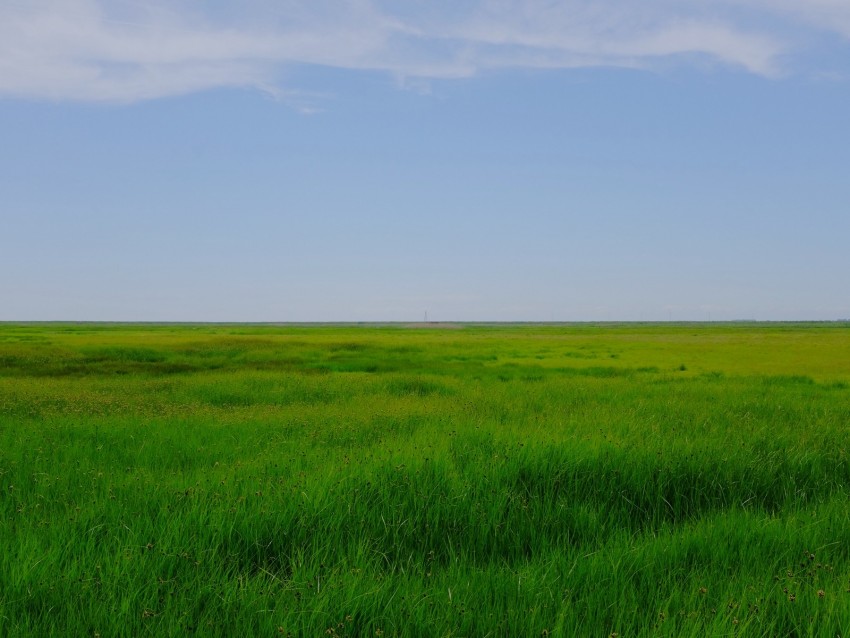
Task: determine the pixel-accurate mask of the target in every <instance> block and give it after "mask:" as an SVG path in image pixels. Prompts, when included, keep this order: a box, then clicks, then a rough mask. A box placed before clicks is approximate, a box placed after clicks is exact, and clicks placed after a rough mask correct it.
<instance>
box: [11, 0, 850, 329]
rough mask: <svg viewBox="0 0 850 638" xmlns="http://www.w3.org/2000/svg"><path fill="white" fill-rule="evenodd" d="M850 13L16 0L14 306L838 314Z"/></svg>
mask: <svg viewBox="0 0 850 638" xmlns="http://www.w3.org/2000/svg"><path fill="white" fill-rule="evenodd" d="M848 114H850V2H847V1H846V0H736V1H732V0H728V1H727V0H711V1H709V0H645V1H642V2H634V1H633V0H593V1H589V0H563V1H560V2H552V1H549V0H452V1H449V0H428V1H424V0H408V1H406V2H399V1H398V0H336V1H333V2H331V1H328V0H241V1H240V2H224V1H223V0H168V1H164V0H145V1H141V0H0V321H45V320H47V321H49V320H65V321H262V322H265V321H269V322H301V321H421V320H423V318H424V317H425V313H427V315H428V318H429V319H430V320H433V321H670V320H672V321H707V320H712V321H726V320H740V319H755V320H836V319H850V275H848V274H850V250H848V247H847V244H848V240H850V115H848Z"/></svg>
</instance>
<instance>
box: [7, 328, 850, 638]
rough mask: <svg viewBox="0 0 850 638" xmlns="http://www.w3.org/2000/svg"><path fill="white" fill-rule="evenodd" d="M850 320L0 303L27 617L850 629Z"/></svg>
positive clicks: (65, 625)
mask: <svg viewBox="0 0 850 638" xmlns="http://www.w3.org/2000/svg"><path fill="white" fill-rule="evenodd" d="M848 433H850V325H848V324H841V323H830V324H702V325H699V324H678V325H664V324H621V325H613V324H612V325H581V324H578V325H535V324H529V325H455V326H445V327H440V326H430V325H425V326H404V325H387V326H285V325H284V326H263V325H137V326H134V325H121V324H0V547H2V548H3V549H2V551H0V635H4V636H6V635H8V636H51V635H55V636H70V635H74V636H103V637H106V636H148V635H149V636H172V635H180V636H185V635H199V636H217V635H254V636H320V635H321V636H324V635H328V636H423V637H424V636H470V637H482V636H564V637H566V636H576V635H583V636H600V637H608V636H613V635H617V636H620V637H623V638H625V637H627V636H629V637H632V636H676V637H680V636H694V637H696V636H723V635H726V636H733V635H740V636H764V637H768V636H774V637H775V636H824V637H827V636H828V637H831V638H835V636H847V635H850V498H848V497H850V466H848V447H850V439H848Z"/></svg>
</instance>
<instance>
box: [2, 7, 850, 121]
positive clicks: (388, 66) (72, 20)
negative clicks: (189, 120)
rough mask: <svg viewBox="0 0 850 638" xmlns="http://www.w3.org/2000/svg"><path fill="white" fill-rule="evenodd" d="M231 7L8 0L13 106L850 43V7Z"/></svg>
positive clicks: (726, 56)
mask: <svg viewBox="0 0 850 638" xmlns="http://www.w3.org/2000/svg"><path fill="white" fill-rule="evenodd" d="M229 5H232V3H217V2H205V3H197V2H194V1H190V0H170V1H168V2H165V1H163V0H150V1H149V2H137V1H132V0H32V1H30V2H23V1H21V2H18V1H13V0H0V96H5V97H18V98H30V99H33V98H34V99H48V100H75V101H87V102H119V103H121V102H135V101H140V100H147V99H154V98H160V97H167V96H174V95H181V94H187V93H193V92H197V91H203V90H208V89H215V88H233V87H246V88H247V87H253V88H257V89H260V90H265V91H268V92H270V93H272V94H274V95H276V96H277V97H279V98H280V99H283V100H286V99H288V97H287V96H294V98H295V99H294V101H295V102H298V101H299V100H300V101H302V102H303V98H304V96H303V94H300V93H298V92H297V91H295V92H293V90H292V88H291V87H286V86H284V85H282V83H281V81H280V78H281V77H282V76H283V75H284V74H285V71H286V69H287V68H291V67H293V66H298V65H322V66H327V67H334V68H341V69H352V70H367V71H378V72H386V73H391V74H393V75H395V76H397V77H399V78H401V79H403V80H405V82H406V83H410V84H415V82H416V81H419V80H429V79H446V78H462V77H469V76H473V75H475V74H478V73H481V72H482V71H487V70H499V69H506V68H549V69H559V68H561V69H563V68H578V67H592V66H613V67H629V68H653V67H654V66H656V65H659V64H670V63H681V64H688V63H690V61H692V60H693V59H699V60H701V61H702V62H706V61H707V62H711V63H715V64H718V65H723V66H728V67H730V68H735V69H740V70H743V71H745V72H749V73H754V74H759V75H766V76H771V75H776V74H780V73H782V71H783V67H782V64H781V62H780V61H781V60H783V59H785V58H787V56H789V55H791V54H793V52H794V51H795V48H798V47H800V46H801V43H804V42H805V40H806V38H807V37H811V34H812V33H823V32H824V31H829V32H832V33H834V34H837V35H838V36H839V37H843V38H850V7H848V6H847V4H846V2H844V0H841V1H839V0H810V1H808V2H800V1H799V0H797V1H795V0H770V1H769V2H768V0H741V1H739V2H731V1H730V2H725V3H724V2H723V1H722V0H721V1H716V2H708V1H707V0H677V1H673V0H647V2H641V3H635V2H630V1H629V2H627V1H624V0H616V1H615V0H595V1H590V0H564V1H561V2H557V3H553V2H550V1H547V0H453V1H452V2H449V1H448V0H432V1H430V2H427V3H407V2H400V1H399V0H334V1H331V0H277V1H274V0H243V2H240V3H238V6H236V5H232V6H229ZM200 7H203V8H200ZM777 25H780V27H781V28H780V27H777ZM305 108H309V107H305Z"/></svg>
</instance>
